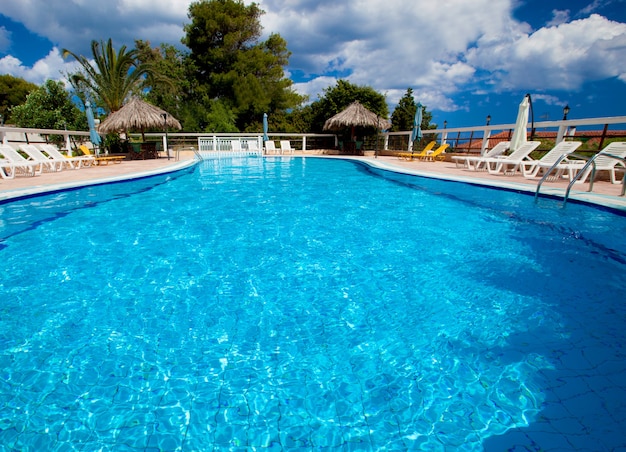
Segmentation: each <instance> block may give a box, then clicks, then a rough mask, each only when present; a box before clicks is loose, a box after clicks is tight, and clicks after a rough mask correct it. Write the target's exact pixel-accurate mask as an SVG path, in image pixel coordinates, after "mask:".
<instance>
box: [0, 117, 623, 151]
mask: <svg viewBox="0 0 626 452" xmlns="http://www.w3.org/2000/svg"><path fill="white" fill-rule="evenodd" d="M514 127H515V124H494V125H483V126H474V127H447V128H443V129H429V130H423V131H422V134H423V141H427V140H429V141H430V140H436V141H438V142H441V143H449V144H450V148H451V150H452V151H454V152H477V153H480V152H483V151H484V150H485V149H487V148H490V147H492V145H493V144H494V143H495V142H497V141H503V140H506V139H507V137H508V138H510V135H511V134H512V132H513V129H514ZM609 128H611V130H609ZM616 128H617V129H616ZM625 130H626V116H614V117H603V118H585V119H571V120H565V121H542V122H536V123H535V124H534V128H533V129H532V130H531V124H529V125H528V134H529V136H531V135H532V136H534V137H535V138H540V139H541V138H544V137H545V139H546V140H550V141H554V142H555V144H556V143H559V142H560V141H562V140H564V139H576V137H581V138H582V137H584V136H589V134H590V133H591V132H590V131H593V133H594V134H595V135H594V136H597V137H599V143H600V147H601V146H602V143H603V142H604V140H605V139H607V138H613V137H619V138H624V141H626V132H625ZM583 131H584V132H583ZM585 134H586V135H585ZM140 137H141V135H139V134H134V133H133V134H130V138H131V139H132V140H134V141H139V139H140ZM145 137H146V141H151V142H156V143H159V144H158V148H160V149H161V150H167V149H169V150H173V151H175V152H174V153H175V154H176V155H178V152H180V151H194V152H199V153H217V152H219V153H224V152H238V153H242V154H252V153H255V154H256V153H259V152H262V150H263V148H264V143H263V135H262V134H261V133H230V134H227V133H211V134H207V133H167V134H166V133H163V132H160V133H146V134H145ZM53 139H54V141H55V142H56V143H57V144H59V146H60V147H61V148H64V149H67V150H69V151H70V152H71V151H72V150H73V149H75V148H76V147H77V145H78V144H83V143H88V145H89V132H86V131H75V130H74V131H71V130H53V129H32V128H20V127H12V126H0V140H1V141H2V142H3V143H5V144H6V143H18V144H19V143H47V142H49V141H51V140H53ZM269 139H270V140H272V141H275V142H278V141H281V140H289V142H290V144H291V148H292V149H294V150H295V151H296V152H298V153H306V152H311V151H326V150H337V149H338V145H339V136H338V135H334V134H315V133H270V134H269ZM277 147H278V146H277ZM412 147H413V143H412V142H411V131H403V132H385V133H380V134H378V135H372V136H368V137H365V139H364V143H363V147H362V148H361V149H362V150H364V151H375V152H392V151H404V150H407V149H408V150H410V149H411V148H412Z"/></svg>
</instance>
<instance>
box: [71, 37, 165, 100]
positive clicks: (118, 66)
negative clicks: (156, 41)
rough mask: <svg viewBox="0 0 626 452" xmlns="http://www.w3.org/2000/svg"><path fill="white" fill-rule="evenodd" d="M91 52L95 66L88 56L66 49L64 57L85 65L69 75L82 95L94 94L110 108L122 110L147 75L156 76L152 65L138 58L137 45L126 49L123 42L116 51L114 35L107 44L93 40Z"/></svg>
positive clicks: (78, 92) (140, 86) (138, 89)
mask: <svg viewBox="0 0 626 452" xmlns="http://www.w3.org/2000/svg"><path fill="white" fill-rule="evenodd" d="M91 52H92V54H93V60H94V62H95V67H94V66H92V64H91V62H90V61H89V59H88V58H87V57H84V56H82V55H76V54H75V53H73V52H71V51H69V50H67V49H63V58H67V57H68V56H72V57H74V58H75V59H76V61H78V62H79V63H80V65H81V67H82V71H79V72H76V73H75V74H72V75H70V83H71V84H72V85H73V86H74V88H75V90H76V92H77V95H78V96H79V97H81V95H82V96H84V95H93V96H94V98H95V99H94V100H95V101H96V103H97V104H98V105H101V106H103V107H105V108H106V109H107V110H108V111H109V112H114V111H117V110H119V109H120V108H122V106H123V105H124V102H125V101H126V99H127V98H128V97H129V96H130V95H131V94H133V93H137V92H139V91H140V90H141V88H142V82H143V80H144V78H145V76H147V75H148V74H150V75H152V76H153V77H156V76H157V74H156V72H154V69H153V67H152V66H151V65H149V64H142V63H139V62H138V61H137V52H138V51H137V49H132V50H129V51H127V50H126V46H122V47H120V49H119V51H118V52H117V53H115V49H114V48H113V43H112V41H111V39H109V40H108V41H107V43H106V44H105V43H104V42H102V41H100V42H98V41H95V40H94V41H91ZM82 100H83V102H84V101H85V99H84V98H83V99H82Z"/></svg>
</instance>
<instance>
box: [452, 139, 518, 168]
mask: <svg viewBox="0 0 626 452" xmlns="http://www.w3.org/2000/svg"><path fill="white" fill-rule="evenodd" d="M510 146H511V142H509V141H500V142H499V143H497V144H496V145H495V146H494V147H492V148H491V149H489V150H488V151H486V152H485V153H484V154H483V155H481V156H478V155H472V156H454V157H452V160H453V161H454V162H455V163H456V167H457V168H461V167H465V168H467V169H473V170H475V171H480V170H486V169H487V167H486V165H485V162H484V159H488V158H494V157H498V156H500V155H502V154H504V153H505V152H506V151H508V150H509V147H510Z"/></svg>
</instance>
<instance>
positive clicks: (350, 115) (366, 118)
mask: <svg viewBox="0 0 626 452" xmlns="http://www.w3.org/2000/svg"><path fill="white" fill-rule="evenodd" d="M346 127H351V128H352V136H353V137H354V128H355V127H374V128H376V129H380V130H386V129H388V128H390V127H391V123H390V122H389V121H388V120H387V119H385V118H381V117H380V116H378V115H377V114H376V113H373V112H371V111H370V110H368V109H367V108H365V107H364V106H363V105H362V104H361V103H360V102H359V101H354V102H352V103H351V104H350V105H348V106H347V107H346V109H345V110H343V111H342V112H340V113H337V114H336V115H335V116H333V117H332V118H330V119H328V120H326V122H325V123H324V130H341V129H344V128H346Z"/></svg>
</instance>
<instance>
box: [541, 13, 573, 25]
mask: <svg viewBox="0 0 626 452" xmlns="http://www.w3.org/2000/svg"><path fill="white" fill-rule="evenodd" d="M568 21H569V9H566V10H564V11H563V10H558V9H555V10H552V20H551V21H550V22H548V23H547V24H546V26H548V27H554V26H556V25H561V24H563V23H565V22H568Z"/></svg>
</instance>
